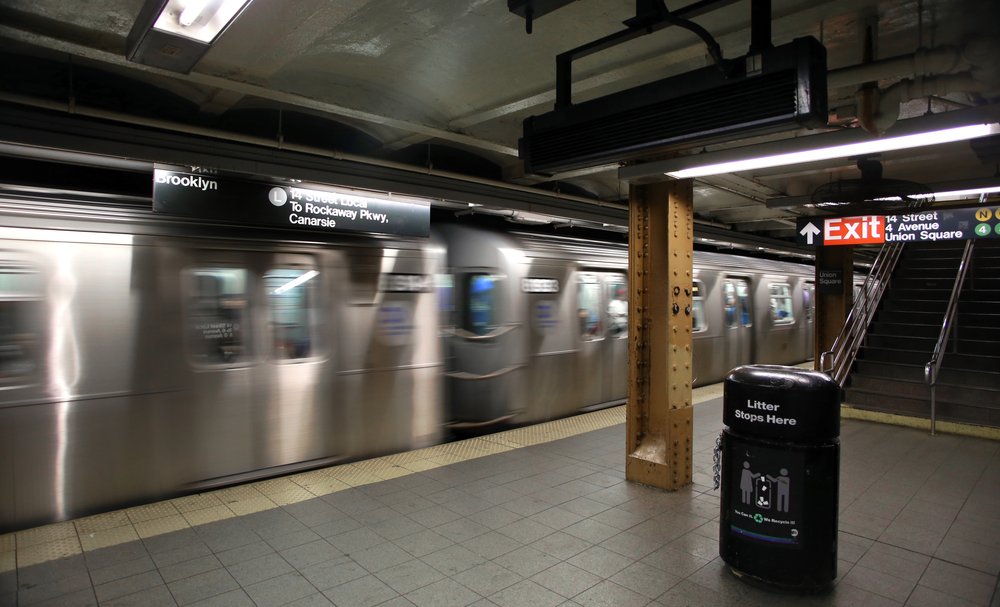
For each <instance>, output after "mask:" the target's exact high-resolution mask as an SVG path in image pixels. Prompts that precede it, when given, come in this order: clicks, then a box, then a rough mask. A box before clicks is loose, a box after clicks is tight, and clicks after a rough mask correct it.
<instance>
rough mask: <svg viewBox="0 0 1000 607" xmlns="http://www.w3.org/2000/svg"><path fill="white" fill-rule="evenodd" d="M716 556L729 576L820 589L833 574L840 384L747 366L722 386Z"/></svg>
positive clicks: (790, 370) (789, 370) (812, 374)
mask: <svg viewBox="0 0 1000 607" xmlns="http://www.w3.org/2000/svg"><path fill="white" fill-rule="evenodd" d="M723 399H724V404H723V421H724V423H725V425H726V428H725V429H724V430H723V432H722V441H721V446H722V461H721V488H722V500H721V505H720V510H721V516H720V524H719V555H720V556H721V557H722V559H723V560H724V561H725V562H726V563H727V564H728V565H729V566H730V568H731V569H732V570H733V572H734V573H736V574H737V575H740V576H749V577H750V578H752V579H754V580H757V581H761V582H764V583H767V584H771V585H776V586H782V587H786V588H790V589H800V590H813V591H815V590H823V589H825V588H828V587H830V586H831V584H832V583H833V580H834V578H835V577H836V575H837V506H838V504H837V493H838V491H837V490H838V479H839V476H840V439H839V436H840V400H841V395H840V386H839V385H838V384H837V383H836V382H835V381H833V380H832V379H830V377H829V376H827V375H826V374H824V373H819V372H816V371H807V370H805V369H800V368H796V367H781V366H774V365H747V366H743V367H737V368H736V369H733V371H732V372H730V374H729V376H728V377H726V381H725V392H724V397H723Z"/></svg>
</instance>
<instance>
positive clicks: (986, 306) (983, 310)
mask: <svg viewBox="0 0 1000 607" xmlns="http://www.w3.org/2000/svg"><path fill="white" fill-rule="evenodd" d="M958 311H959V312H960V313H961V312H964V313H967V314H995V313H997V312H1000V307H997V302H995V301H963V300H959V302H958Z"/></svg>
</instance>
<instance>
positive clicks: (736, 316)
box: [722, 276, 753, 369]
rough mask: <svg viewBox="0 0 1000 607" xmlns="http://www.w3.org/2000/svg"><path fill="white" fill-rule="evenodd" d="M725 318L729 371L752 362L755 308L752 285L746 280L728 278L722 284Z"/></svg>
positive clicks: (725, 339)
mask: <svg viewBox="0 0 1000 607" xmlns="http://www.w3.org/2000/svg"><path fill="white" fill-rule="evenodd" d="M722 297H723V302H722V305H723V310H724V316H725V324H726V326H725V337H724V342H725V348H724V349H725V352H726V366H727V367H728V368H729V369H732V368H734V367H738V366H739V365H743V364H747V363H750V362H752V361H751V360H750V355H751V351H750V347H751V327H752V326H753V308H752V304H751V298H750V285H749V283H748V282H747V279H746V278H742V277H738V276H727V277H725V279H723V282H722Z"/></svg>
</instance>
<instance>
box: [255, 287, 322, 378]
mask: <svg viewBox="0 0 1000 607" xmlns="http://www.w3.org/2000/svg"><path fill="white" fill-rule="evenodd" d="M317 276H319V272H317V271H316V270H304V269H302V268H275V269H273V270H271V271H269V272H267V273H266V274H264V289H265V291H266V292H267V300H268V309H269V311H270V318H269V319H268V320H269V322H270V327H271V343H272V346H271V347H272V351H271V356H273V357H274V358H276V359H281V360H292V359H296V358H308V357H310V356H312V355H313V341H314V335H315V333H316V330H315V324H316V323H315V319H316V313H315V309H316V304H315V301H316V294H315V289H316V280H314V279H315V278H316V277H317Z"/></svg>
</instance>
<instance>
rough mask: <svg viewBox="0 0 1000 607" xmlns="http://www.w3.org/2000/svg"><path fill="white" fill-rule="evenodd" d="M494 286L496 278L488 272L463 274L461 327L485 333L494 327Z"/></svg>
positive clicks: (475, 332) (473, 331)
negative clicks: (463, 295)
mask: <svg viewBox="0 0 1000 607" xmlns="http://www.w3.org/2000/svg"><path fill="white" fill-rule="evenodd" d="M496 287H497V285H496V278H495V277H494V276H491V275H490V274H467V275H466V276H465V297H464V302H465V306H464V310H463V313H462V328H463V329H465V330H466V331H469V332H470V333H474V334H475V335H486V334H487V333H489V332H490V331H492V330H493V329H495V328H496V320H495V318H496Z"/></svg>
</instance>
